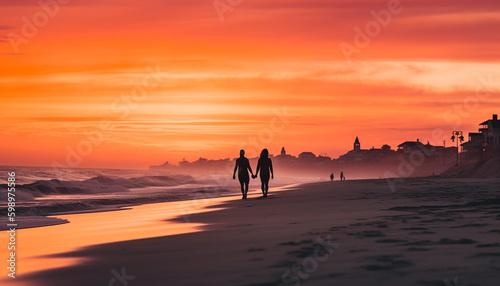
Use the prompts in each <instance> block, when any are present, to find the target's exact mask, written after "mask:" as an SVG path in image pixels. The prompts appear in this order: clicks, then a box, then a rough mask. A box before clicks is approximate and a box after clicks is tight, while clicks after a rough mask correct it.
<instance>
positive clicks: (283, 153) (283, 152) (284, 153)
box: [281, 147, 286, 156]
mask: <svg viewBox="0 0 500 286" xmlns="http://www.w3.org/2000/svg"><path fill="white" fill-rule="evenodd" d="M285 155H286V151H285V147H283V148H281V156H285Z"/></svg>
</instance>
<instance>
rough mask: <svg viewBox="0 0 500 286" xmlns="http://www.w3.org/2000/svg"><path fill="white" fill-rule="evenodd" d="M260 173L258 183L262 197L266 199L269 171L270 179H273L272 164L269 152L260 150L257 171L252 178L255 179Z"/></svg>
mask: <svg viewBox="0 0 500 286" xmlns="http://www.w3.org/2000/svg"><path fill="white" fill-rule="evenodd" d="M259 171H260V182H261V184H262V185H261V189H262V195H263V196H264V198H265V197H267V191H268V190H269V171H271V179H274V172H273V162H272V161H271V158H269V151H267V149H264V150H262V152H261V153H260V158H259V162H258V163H257V171H255V175H254V176H252V178H254V179H255V178H257V175H258V174H259Z"/></svg>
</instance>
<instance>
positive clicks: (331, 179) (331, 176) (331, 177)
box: [330, 173, 333, 182]
mask: <svg viewBox="0 0 500 286" xmlns="http://www.w3.org/2000/svg"><path fill="white" fill-rule="evenodd" d="M330 181H332V182H333V173H332V174H331V175H330Z"/></svg>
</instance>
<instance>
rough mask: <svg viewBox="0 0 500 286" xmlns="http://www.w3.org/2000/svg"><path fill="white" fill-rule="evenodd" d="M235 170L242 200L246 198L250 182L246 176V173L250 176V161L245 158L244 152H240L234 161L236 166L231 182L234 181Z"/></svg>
mask: <svg viewBox="0 0 500 286" xmlns="http://www.w3.org/2000/svg"><path fill="white" fill-rule="evenodd" d="M236 170H238V180H239V181H240V185H241V194H242V195H243V197H242V199H246V198H247V193H248V183H249V182H250V177H249V176H248V171H249V170H250V174H252V177H253V172H252V167H250V161H248V159H247V158H246V157H245V150H241V151H240V157H239V158H238V159H236V164H235V165H234V172H233V180H234V179H236Z"/></svg>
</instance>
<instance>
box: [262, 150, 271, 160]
mask: <svg viewBox="0 0 500 286" xmlns="http://www.w3.org/2000/svg"><path fill="white" fill-rule="evenodd" d="M260 158H261V159H265V158H269V151H267V149H263V150H262V152H260Z"/></svg>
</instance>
